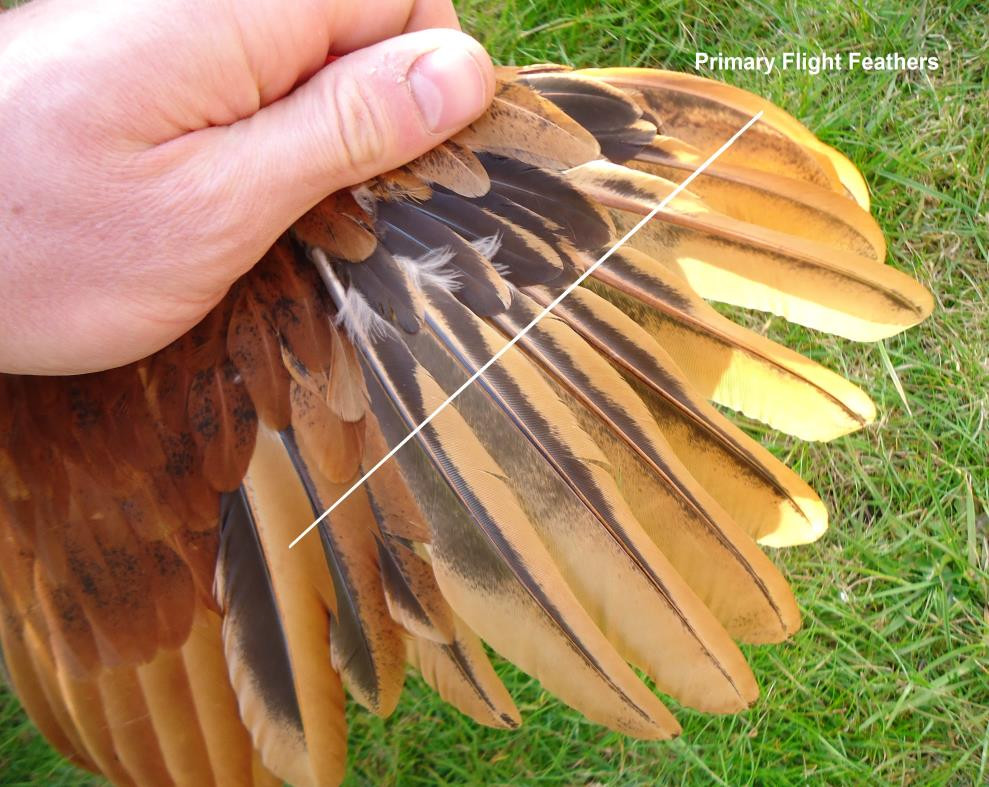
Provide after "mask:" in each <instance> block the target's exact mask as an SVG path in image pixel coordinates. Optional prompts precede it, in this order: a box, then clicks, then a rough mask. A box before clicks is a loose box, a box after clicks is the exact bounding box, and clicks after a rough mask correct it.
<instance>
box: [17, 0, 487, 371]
mask: <svg viewBox="0 0 989 787" xmlns="http://www.w3.org/2000/svg"><path fill="white" fill-rule="evenodd" d="M441 28H446V29H441ZM458 31H459V25H458V22H457V17H456V14H455V13H454V11H453V8H452V6H451V5H450V3H449V1H448V0H360V2H353V0H291V2H286V1H285V0H95V1H94V0H35V2H33V3H30V4H29V5H26V6H22V7H20V8H18V9H16V10H14V11H11V12H7V13H2V14H0V372H14V373H21V374H75V373H81V372H90V371H95V370H99V369H106V368H111V367H114V366H119V365H122V364H125V363H128V362H131V361H135V360H137V359H139V358H142V357H144V356H147V355H149V354H150V353H152V352H154V351H155V350H158V349H160V348H161V347H163V346H165V345H166V344H168V343H169V342H170V341H172V340H173V339H175V338H176V337H178V336H180V335H182V334H183V333H184V332H185V331H187V330H188V329H189V328H191V327H192V326H193V325H195V324H196V322H198V321H199V320H200V319H201V318H202V317H203V316H204V315H205V314H206V313H207V312H208V311H209V310H210V308H212V307H213V306H214V305H215V304H216V303H217V302H218V301H219V300H220V299H221V298H222V297H223V295H224V293H225V292H226V291H227V289H228V288H229V287H230V285H231V284H232V283H233V282H234V281H235V280H236V279H237V278H238V277H239V276H240V275H242V274H243V273H244V272H245V271H247V270H248V269H249V268H250V267H251V265H253V264H254V262H256V261H257V259H258V258H259V257H260V256H261V255H262V254H263V253H264V251H265V250H266V249H267V248H268V247H269V246H270V245H271V243H272V242H273V241H274V240H275V238H276V237H277V236H278V235H279V234H280V233H282V232H283V231H284V230H285V229H286V227H288V226H289V225H290V224H291V223H292V221H294V220H295V219H296V218H297V217H298V216H300V215H301V214H302V213H304V212H305V211H306V210H307V209H309V208H310V207H311V206H312V205H314V204H315V203H316V202H318V201H319V200H320V199H322V198H323V197H325V196H326V195H328V194H330V193H332V192H333V191H336V190H338V189H340V188H344V187H346V186H348V185H352V184H355V183H359V182H361V181H363V180H366V179H367V178H369V177H372V176H374V175H376V174H379V173H380V172H383V171H386V170H389V169H392V168H394V167H396V166H399V165H400V164H403V163H405V162H407V161H409V160H411V159H413V158H415V157H416V156H418V155H420V154H421V153H423V152H425V151H426V150H428V149H430V148H431V147H433V146H435V145H436V144H438V143H439V142H440V141H442V140H443V139H445V138H446V137H448V136H450V135H451V134H453V133H456V131H458V130H459V129H461V128H462V127H463V126H465V125H466V124H467V123H469V122H470V121H472V120H473V119H475V118H476V117H477V116H478V115H479V114H480V113H481V112H482V111H483V110H484V108H485V107H486V106H487V104H488V103H489V102H490V100H491V98H492V95H493V91H494V78H493V71H492V66H491V62H490V60H489V59H488V56H487V54H486V53H485V52H484V50H483V49H482V48H481V46H480V45H479V44H477V42H475V41H474V40H473V39H471V38H469V37H468V36H466V35H464V34H463V33H460V32H458ZM333 57H338V58H339V59H336V60H333V61H332V62H331V63H330V64H329V65H325V64H326V63H327V60H328V59H330V60H332V58H333Z"/></svg>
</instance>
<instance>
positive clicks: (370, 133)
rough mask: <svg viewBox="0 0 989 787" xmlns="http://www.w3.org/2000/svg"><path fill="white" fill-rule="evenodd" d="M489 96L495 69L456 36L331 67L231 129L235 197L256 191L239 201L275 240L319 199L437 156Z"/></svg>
mask: <svg viewBox="0 0 989 787" xmlns="http://www.w3.org/2000/svg"><path fill="white" fill-rule="evenodd" d="M493 95H494V69H493V67H492V65H491V60H490V59H489V57H488V55H487V53H486V52H485V51H484V49H483V48H482V47H481V45H480V44H478V43H477V42H476V41H475V40H474V39H473V38H470V37H469V36H467V35H464V34H463V33H460V32H457V31H454V30H424V31H421V32H416V33H409V34H406V35H402V36H398V37H396V38H392V39H389V40H387V41H383V42H381V43H379V44H375V45H373V46H369V47H367V48H365V49H361V50H358V51H356V52H352V53H351V54H348V55H345V56H344V57H341V58H339V59H338V60H335V61H334V62H333V63H331V64H330V65H328V66H326V67H324V68H323V69H322V70H321V71H320V72H318V73H317V74H316V75H315V76H313V77H312V78H311V79H310V80H309V81H308V82H306V83H305V84H304V85H302V86H300V87H299V88H298V89H296V90H295V91H294V92H293V93H291V94H290V95H288V96H286V97H285V98H283V99H281V100H279V101H276V102H275V103H273V104H271V105H269V106H267V107H264V108H263V109H261V110H259V111H258V112H257V113H255V114H254V115H253V116H252V117H250V118H248V119H246V120H243V121H241V122H239V123H237V124H235V125H234V126H231V127H230V128H229V131H230V132H231V139H229V140H228V142H229V143H230V144H232V145H234V146H235V148H236V151H235V153H234V155H235V157H236V158H238V159H240V161H241V166H240V167H238V168H237V169H239V170H240V173H239V174H240V176H241V177H243V176H244V175H245V174H246V175H247V178H246V179H245V180H246V182H244V181H242V184H241V188H244V187H246V188H247V189H248V190H252V189H253V190H256V191H257V194H255V195H251V194H244V196H245V197H247V198H248V200H249V201H250V202H251V203H253V207H255V208H258V207H260V208H261V210H262V211H263V212H264V213H265V214H269V215H266V216H265V218H267V219H269V220H270V221H271V222H272V223H273V224H275V225H276V226H277V229H276V230H275V233H276V234H277V232H280V231H281V230H283V229H284V228H285V227H286V226H288V225H289V224H290V223H291V222H292V221H294V220H295V219H296V218H298V216H299V215H301V214H302V213H304V212H305V211H306V210H308V209H309V208H310V207H312V205H314V204H315V203H316V202H318V201H319V200H320V199H322V198H323V197H325V196H326V195H327V194H330V193H332V192H333V191H336V190H337V189H341V188H344V187H346V186H350V185H353V184H355V183H359V182H361V181H362V180H367V179H368V178H371V177H373V176H375V175H379V174H381V173H382V172H386V171H388V170H390V169H394V168H395V167H398V166H400V165H402V164H405V163H407V162H409V161H411V160H412V159H414V158H416V157H417V156H419V155H421V154H423V153H425V152H426V151H427V150H429V149H430V148H433V147H435V146H436V145H438V144H439V143H440V142H442V141H443V140H444V139H446V138H447V137H449V136H451V135H453V134H455V133H456V132H457V131H459V130H460V129H462V128H463V127H464V126H466V125H467V124H468V123H470V122H471V121H473V120H474V119H476V118H477V117H478V116H479V115H480V114H481V113H482V112H483V111H484V110H485V108H486V107H487V106H488V104H489V103H490V102H491V100H492V97H493ZM241 193H242V194H243V193H244V192H243V191H242V192H241ZM265 223H268V222H265Z"/></svg>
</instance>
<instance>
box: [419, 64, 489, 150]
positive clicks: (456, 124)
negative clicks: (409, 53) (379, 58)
mask: <svg viewBox="0 0 989 787" xmlns="http://www.w3.org/2000/svg"><path fill="white" fill-rule="evenodd" d="M409 85H411V87H412V96H413V98H414V99H415V102H416V104H417V105H418V106H419V111H420V112H421V113H422V119H423V121H424V122H425V124H426V127H427V128H428V129H429V130H430V131H432V132H433V133H434V134H444V133H447V132H450V131H454V130H456V129H459V128H461V127H463V126H466V125H467V124H468V123H470V122H471V121H472V120H474V118H476V117H477V116H478V115H479V114H480V113H481V111H482V110H483V109H484V101H485V98H486V96H485V80H484V77H483V76H482V75H481V69H480V67H479V66H478V64H477V61H476V60H474V58H473V57H472V56H471V54H470V52H468V51H467V50H466V49H463V48H462V47H458V46H446V47H441V48H440V49H435V50H433V51H432V52H429V53H428V54H425V55H423V56H422V57H420V58H419V59H418V60H416V61H415V63H413V64H412V68H410V69H409Z"/></svg>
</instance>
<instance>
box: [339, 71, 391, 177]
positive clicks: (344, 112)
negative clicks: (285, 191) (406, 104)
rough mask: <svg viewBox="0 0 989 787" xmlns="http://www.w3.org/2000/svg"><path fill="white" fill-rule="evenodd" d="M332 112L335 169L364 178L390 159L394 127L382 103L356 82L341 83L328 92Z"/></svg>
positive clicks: (341, 81) (342, 81) (343, 81)
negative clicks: (388, 154) (386, 158)
mask: <svg viewBox="0 0 989 787" xmlns="http://www.w3.org/2000/svg"><path fill="white" fill-rule="evenodd" d="M328 92H329V96H328V101H327V104H326V105H327V106H328V107H329V109H330V111H331V112H332V119H331V122H330V133H329V134H328V139H327V144H328V145H329V146H330V148H331V149H330V150H328V151H327V160H328V161H329V162H330V165H331V168H332V169H336V170H339V171H341V174H343V173H355V174H358V175H364V174H365V173H367V172H369V171H370V170H372V169H374V168H375V167H376V166H377V167H380V164H379V162H380V161H382V159H383V158H385V157H386V156H387V153H388V149H389V136H390V134H389V132H390V126H389V123H388V119H387V115H386V113H385V111H384V107H383V105H382V103H381V102H380V101H377V100H375V99H374V98H373V97H372V96H370V95H368V94H367V92H366V91H365V90H364V89H363V88H362V87H361V85H360V84H359V83H358V81H357V80H354V79H337V80H333V83H332V84H331V85H330V86H329V88H328Z"/></svg>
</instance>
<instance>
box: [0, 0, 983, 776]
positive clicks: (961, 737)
mask: <svg viewBox="0 0 989 787" xmlns="http://www.w3.org/2000/svg"><path fill="white" fill-rule="evenodd" d="M459 7H460V10H461V13H462V18H463V21H464V27H465V28H466V29H467V30H468V31H470V32H473V33H474V34H475V35H477V36H478V37H479V38H480V39H481V41H482V42H483V43H484V44H485V45H486V46H487V47H488V49H489V50H490V51H491V53H492V55H493V56H494V58H495V59H496V61H498V62H501V63H509V64H524V63H531V62H541V61H548V60H550V61H556V62H563V63H567V64H570V65H574V66H590V65H632V66H663V67H669V68H676V69H683V70H693V58H694V52H695V51H696V50H703V51H707V52H711V53H717V52H719V51H721V52H723V53H724V54H726V55H757V54H767V55H778V54H780V53H782V52H784V51H792V50H803V51H808V52H818V51H820V50H822V49H823V50H826V51H828V52H844V53H847V52H850V51H853V50H857V51H862V52H869V53H872V54H880V55H882V54H886V53H889V52H897V51H898V52H900V53H901V54H904V55H908V56H909V55H923V54H927V55H936V56H938V57H939V58H940V60H941V68H940V69H939V70H937V71H935V72H928V73H927V74H926V75H924V74H897V73H888V72H873V73H869V72H863V71H854V72H848V71H844V72H839V73H827V74H822V75H818V76H811V75H809V74H806V73H797V72H794V71H786V72H782V73H780V72H776V73H774V74H772V75H770V76H765V75H761V74H753V73H726V74H723V75H722V76H721V78H723V79H725V80H726V81H729V82H731V83H733V84H736V85H739V86H741V87H745V88H748V89H751V90H754V91H756V92H758V93H760V94H762V95H764V96H766V97H767V98H769V99H771V100H773V101H774V102H776V103H777V104H779V105H780V106H782V107H784V108H785V109H787V110H789V111H790V112H792V113H793V114H795V115H796V116H797V117H798V118H799V119H801V120H802V121H803V122H805V123H806V124H807V125H809V126H810V127H811V128H813V129H814V130H816V131H817V133H818V134H819V135H820V136H821V137H822V138H823V139H824V140H825V141H827V142H828V143H830V144H832V145H835V146H836V147H838V148H840V149H841V150H842V151H843V152H845V153H846V154H847V155H848V156H850V157H851V159H852V160H853V161H854V162H855V163H856V164H857V165H858V166H859V167H860V168H861V170H862V171H863V172H864V174H865V176H866V179H867V180H868V182H869V184H870V186H871V187H872V190H873V199H874V212H875V215H876V216H877V218H878V221H879V223H880V225H881V226H882V227H883V229H884V230H885V232H886V234H887V237H888V239H889V243H890V260H889V261H890V263H891V264H893V265H895V266H897V267H899V268H901V269H903V270H905V271H908V272H910V273H911V274H913V275H915V276H916V277H918V278H919V279H920V280H921V281H923V282H924V283H925V284H926V285H927V286H928V287H929V288H931V289H932V290H933V292H934V293H935V298H936V302H937V310H936V313H935V315H934V317H933V318H932V319H931V320H929V321H928V322H926V323H925V324H924V325H921V326H920V327H918V328H915V329H913V330H911V331H909V332H907V333H906V334H905V335H902V336H899V337H896V338H894V339H891V340H888V341H886V342H884V343H883V344H882V345H854V344H852V343H850V342H846V341H843V340H834V339H831V338H829V337H822V336H820V335H816V334H812V333H811V332H809V331H804V330H802V329H797V328H794V327H791V326H789V325H787V324H786V323H784V322H783V321H781V320H779V319H766V318H765V317H762V316H760V317H759V318H758V319H752V318H749V324H750V325H754V326H756V327H758V328H760V329H762V330H764V331H765V332H766V333H768V334H769V335H771V336H773V337H774V338H777V339H779V340H782V341H785V342H786V343H788V344H790V345H791V346H794V347H796V348H797V349H799V350H801V351H802V352H805V353H806V354H808V355H811V356H813V357H814V358H815V359H817V360H821V361H822V362H824V363H826V364H828V365H830V366H832V367H833V368H836V369H837V370H839V371H841V372H842V373H843V374H846V375H847V376H849V377H850V378H851V379H853V380H855V381H857V382H858V383H859V384H860V385H862V386H863V387H865V388H866V390H868V391H869V392H870V393H871V394H872V396H873V398H874V399H875V400H876V402H877V404H878V406H879V410H880V418H879V421H878V423H877V424H875V425H874V426H872V427H870V428H869V429H867V430H865V431H863V432H860V433H858V434H855V435H852V436H849V437H845V438H842V439H839V440H836V441H834V442H833V443H830V444H805V443H800V442H799V441H795V440H792V439H789V438H785V437H782V436H780V435H779V434H776V433H773V432H771V431H767V430H765V429H762V428H759V427H758V426H757V425H755V424H747V426H749V427H750V428H751V429H752V430H753V431H754V432H755V433H757V434H759V436H760V437H761V439H763V440H764V441H766V442H767V444H768V445H770V446H771V447H772V449H773V450H774V451H775V452H776V453H777V454H778V455H779V456H780V457H782V458H783V459H784V460H785V461H787V462H788V463H789V464H791V465H792V466H794V467H795V468H796V469H797V471H798V472H800V473H801V474H802V475H803V477H804V478H806V479H807V480H808V481H809V482H810V483H811V485H812V486H813V487H815V488H816V489H817V490H818V492H819V493H820V494H821V495H822V497H823V498H824V499H825V501H826V503H827V504H828V506H829V508H830V510H831V512H832V527H831V530H830V531H829V532H828V533H827V534H826V535H825V537H824V538H823V539H821V541H819V542H818V543H816V544H814V545H812V546H809V547H804V548H800V549H795V550H789V551H781V552H777V553H775V554H774V557H775V558H776V559H777V560H778V562H779V564H780V565H781V566H782V568H783V570H784V572H785V573H786V575H787V576H788V577H789V578H790V580H791V582H792V584H793V586H794V589H795V592H796V595H797V598H798V601H799V603H800V606H801V608H802V610H803V614H804V627H803V629H802V630H801V631H800V632H799V633H798V634H797V635H796V636H795V637H794V638H793V640H792V641H791V642H790V643H788V644H786V645H784V646H780V647H772V648H760V647H752V648H747V649H746V652H747V655H748V656H749V657H750V661H751V663H752V666H753V668H754V671H755V673H756V676H757V677H758V678H759V680H760V683H761V686H762V697H761V699H760V701H759V702H758V703H757V704H756V705H755V707H754V708H752V709H751V710H750V711H748V712H746V713H744V714H740V715H738V716H732V717H712V716H704V715H702V714H698V713H693V712H690V711H685V710H682V711H679V712H678V717H679V719H680V720H681V722H682V724H683V727H684V732H683V735H682V737H681V738H679V739H678V740H676V741H674V742H672V743H647V742H640V741H634V740H631V739H628V738H624V737H622V736H620V735H617V734H613V733H609V732H607V731H604V730H602V729H600V728H597V727H595V726H594V725H592V724H589V723H587V722H585V721H583V720H582V719H581V718H580V717H579V716H578V714H577V713H575V712H573V711H571V710H569V709H568V708H566V707H564V706H563V705H561V704H560V703H558V702H557V701H555V700H554V699H553V698H552V697H550V696H549V695H547V694H546V693H545V692H544V691H542V689H541V688H540V687H539V685H538V684H536V683H535V682H534V681H532V680H530V679H529V678H527V677H526V676H525V675H523V674H521V673H519V672H517V671H516V670H514V669H513V668H511V667H510V666H508V665H506V664H504V663H503V662H499V671H500V673H501V674H502V676H503V677H504V679H505V681H506V683H507V684H508V686H509V688H510V690H511V691H512V693H513V694H514V695H515V697H516V700H517V703H518V706H519V709H520V711H521V712H522V714H523V717H524V720H525V723H524V726H523V727H522V729H521V730H519V731H516V732H512V733H508V732H500V731H492V730H487V729H484V728H481V727H478V726H476V725H474V724H473V723H471V722H469V721H468V720H466V719H465V718H464V717H461V716H460V715H458V713H457V712H456V711H454V710H452V709H450V708H448V707H446V706H444V705H443V704H442V703H441V702H440V701H438V699H436V698H435V697H434V696H433V695H432V694H431V692H430V691H429V690H428V689H427V688H426V687H425V686H424V684H422V683H421V682H420V681H419V680H418V679H413V678H410V680H409V682H408V688H407V690H406V694H405V697H404V698H403V700H402V702H401V704H400V705H399V708H398V710H397V711H396V712H395V714H394V715H393V716H392V717H391V718H390V719H387V720H380V719H377V718H374V717H371V716H370V715H369V714H367V713H365V712H364V711H362V710H359V709H356V708H352V709H351V712H350V721H351V727H350V777H349V780H350V782H351V783H352V784H436V783H477V784H506V783H513V784H534V783H545V784H652V783H659V784H667V783H685V784H709V783H715V784H731V785H742V784H774V785H775V784H804V783H806V782H807V781H813V782H817V783H829V784H846V783H847V784H863V783H895V784H901V783H910V784H925V785H927V784H930V785H934V784H984V783H986V782H987V780H989V674H987V673H989V653H987V650H989V607H987V590H989V471H987V464H989V457H987V445H989V424H987V423H986V422H987V416H989V200H987V180H989V177H987V175H989V173H987V160H989V133H987V132H989V124H987V121H986V116H987V114H989V99H987V95H989V92H987V88H989V34H987V32H986V27H987V21H989V19H987V17H989V14H987V11H986V10H985V4H984V3H981V2H966V1H965V0H956V1H954V2H942V3H919V4H917V5H916V7H915V8H912V9H909V10H904V7H903V4H902V3H899V2H894V0H876V1H869V2H851V1H850V0H848V1H846V0H819V2H816V3H813V4H810V3H797V2H796V1H795V0H750V2H747V3H736V2H685V3H680V2H672V1H670V2H659V3H652V4H641V5H632V4H629V3H626V2H619V0H612V2H607V3H593V4H592V3H564V2H551V1H549V0H547V1H542V0H531V1H530V2H513V1H512V0H508V2H502V3H492V2H490V1H489V0H465V1H464V2H461V3H460V5H459ZM0 774H2V775H0V780H2V781H3V782H4V783H8V784H18V783H44V784H64V785H69V784H83V783H86V781H85V778H84V777H80V776H79V775H78V774H77V772H74V771H72V770H71V769H69V768H67V767H66V766H64V765H62V764H61V763H60V761H59V759H58V758H57V756H56V755H54V754H53V753H52V752H51V751H50V749H48V748H47V746H46V744H44V742H43V741H42V740H41V739H40V738H39V737H38V736H37V734H36V733H34V732H33V730H32V728H31V727H30V726H29V724H28V723H27V722H26V721H25V719H24V717H23V715H22V714H21V713H20V711H19V709H18V707H17V705H16V702H15V701H14V700H12V699H11V698H10V697H9V695H3V694H0Z"/></svg>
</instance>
